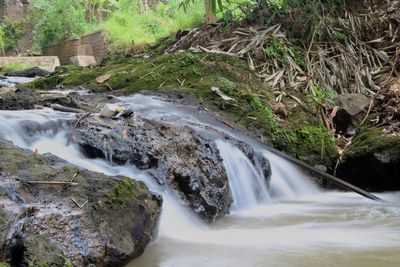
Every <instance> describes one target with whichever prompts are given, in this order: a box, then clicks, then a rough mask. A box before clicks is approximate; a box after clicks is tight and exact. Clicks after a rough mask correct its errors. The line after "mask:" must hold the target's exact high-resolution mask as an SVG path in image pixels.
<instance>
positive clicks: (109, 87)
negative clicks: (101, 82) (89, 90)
mask: <svg viewBox="0 0 400 267" xmlns="http://www.w3.org/2000/svg"><path fill="white" fill-rule="evenodd" d="M106 86H107V87H108V89H110V90H111V92H114V90H113V89H112V88H111V86H110V85H109V84H108V83H106Z"/></svg>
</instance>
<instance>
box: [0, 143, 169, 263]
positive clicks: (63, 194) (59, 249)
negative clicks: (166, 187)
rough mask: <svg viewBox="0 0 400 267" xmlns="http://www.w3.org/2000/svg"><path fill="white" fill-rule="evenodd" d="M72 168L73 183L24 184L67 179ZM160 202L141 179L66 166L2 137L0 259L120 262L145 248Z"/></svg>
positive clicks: (52, 261) (56, 159) (32, 261)
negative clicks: (18, 146) (65, 184)
mask: <svg viewBox="0 0 400 267" xmlns="http://www.w3.org/2000/svg"><path fill="white" fill-rule="evenodd" d="M76 173H77V174H78V175H76V177H75V178H74V182H76V183H78V185H76V186H55V185H38V184H36V185H34V184H31V183H29V181H34V180H36V181H37V180H42V181H68V180H70V179H71V178H72V177H74V176H75V174H76ZM74 201H76V202H77V203H78V204H79V205H82V208H80V207H78V204H76V203H74ZM83 204H84V205H83ZM161 205H162V199H161V197H160V196H158V195H154V194H152V193H150V192H149V190H148V189H147V187H146V186H145V185H144V184H143V183H141V182H136V181H133V180H131V179H129V178H124V177H108V176H106V175H103V174H99V173H94V172H90V171H86V170H82V169H78V168H76V167H71V166H69V165H68V164H66V162H64V161H63V160H61V159H59V158H57V157H55V156H52V155H43V156H37V155H33V154H32V153H31V152H28V151H24V150H22V149H19V148H16V147H14V146H13V145H11V144H10V143H8V142H4V141H1V140H0V262H2V261H6V262H9V263H11V265H12V266H28V265H29V266H39V265H40V264H42V263H43V262H46V264H47V265H46V266H66V265H65V264H66V261H71V262H72V263H73V264H74V266H89V265H90V264H92V265H93V266H123V265H125V264H126V263H127V262H129V261H130V260H132V259H133V258H135V257H137V256H139V255H141V254H142V253H143V251H144V249H145V247H146V246H147V244H148V242H149V240H150V239H151V237H152V236H153V234H154V230H155V229H156V225H157V219H158V217H159V213H160V209H161Z"/></svg>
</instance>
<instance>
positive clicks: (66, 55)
mask: <svg viewBox="0 0 400 267" xmlns="http://www.w3.org/2000/svg"><path fill="white" fill-rule="evenodd" d="M90 53H92V54H90ZM43 55H44V56H57V57H58V58H59V59H60V63H61V65H68V64H71V57H74V56H94V58H95V59H96V63H97V64H99V63H101V61H102V60H103V59H104V58H105V57H106V56H107V55H108V47H107V40H106V36H105V31H104V30H100V31H96V32H94V33H91V34H87V35H84V36H82V37H80V38H75V39H70V40H67V41H64V42H61V43H58V44H55V45H52V46H49V47H47V48H45V49H43Z"/></svg>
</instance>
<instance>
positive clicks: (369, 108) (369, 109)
mask: <svg viewBox="0 0 400 267" xmlns="http://www.w3.org/2000/svg"><path fill="white" fill-rule="evenodd" d="M374 99H375V97H373V98H372V99H371V102H370V103H369V107H368V111H367V114H366V115H365V117H364V119H363V120H362V121H361V123H360V125H359V126H358V127H361V126H362V125H363V124H364V122H365V121H366V120H367V118H368V116H369V113H370V112H371V109H372V104H373V103H374Z"/></svg>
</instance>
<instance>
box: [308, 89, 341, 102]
mask: <svg viewBox="0 0 400 267" xmlns="http://www.w3.org/2000/svg"><path fill="white" fill-rule="evenodd" d="M311 89H312V92H311V94H309V95H308V96H309V97H311V98H312V99H313V100H314V101H315V102H316V103H317V104H319V105H323V106H324V105H330V106H334V105H335V104H334V102H333V100H334V99H335V98H336V97H337V94H336V92H335V91H334V90H332V89H326V88H325V89H322V88H319V87H318V86H316V85H314V86H312V87H311Z"/></svg>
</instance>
